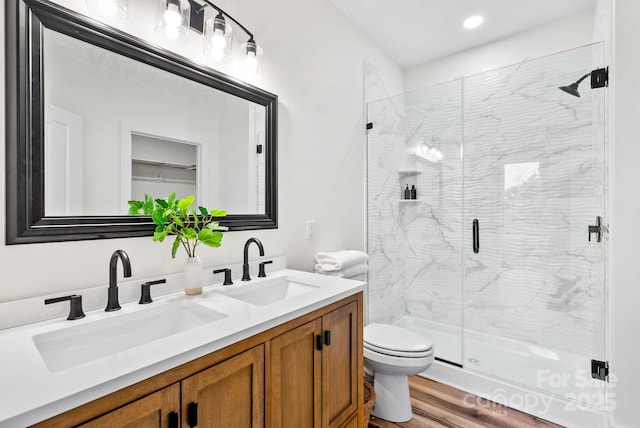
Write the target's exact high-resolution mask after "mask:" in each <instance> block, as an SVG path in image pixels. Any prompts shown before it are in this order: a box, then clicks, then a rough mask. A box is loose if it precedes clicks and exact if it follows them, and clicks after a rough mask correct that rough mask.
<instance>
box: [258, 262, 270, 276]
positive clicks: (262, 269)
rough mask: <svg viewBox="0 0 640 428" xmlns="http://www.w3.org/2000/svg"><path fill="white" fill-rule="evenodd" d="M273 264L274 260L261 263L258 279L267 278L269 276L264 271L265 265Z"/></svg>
mask: <svg viewBox="0 0 640 428" xmlns="http://www.w3.org/2000/svg"><path fill="white" fill-rule="evenodd" d="M271 263H273V260H267V261H266V262H260V266H259V268H258V278H266V276H267V274H266V273H265V271H264V265H268V264H271Z"/></svg>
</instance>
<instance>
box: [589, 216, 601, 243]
mask: <svg viewBox="0 0 640 428" xmlns="http://www.w3.org/2000/svg"><path fill="white" fill-rule="evenodd" d="M592 233H595V234H596V239H597V241H598V242H602V217H600V216H597V217H596V224H595V225H589V242H591V234H592Z"/></svg>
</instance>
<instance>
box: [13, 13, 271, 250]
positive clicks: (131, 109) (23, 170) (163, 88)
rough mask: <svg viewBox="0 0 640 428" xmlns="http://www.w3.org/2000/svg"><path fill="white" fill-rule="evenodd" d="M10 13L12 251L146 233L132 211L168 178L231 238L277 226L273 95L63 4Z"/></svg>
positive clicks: (147, 223) (147, 222)
mask: <svg viewBox="0 0 640 428" xmlns="http://www.w3.org/2000/svg"><path fill="white" fill-rule="evenodd" d="M5 4H6V11H5V12H6V16H7V19H6V22H5V29H6V33H5V41H6V47H7V48H6V55H5V56H6V58H5V60H6V61H5V63H6V69H5V70H6V84H5V88H6V102H7V108H6V109H5V111H6V115H7V116H6V121H5V124H6V138H5V147H6V160H7V162H6V166H7V167H6V204H5V206H6V235H5V236H6V243H7V244H25V243H34V242H54V241H74V240H85V239H104V238H123V237H133V236H148V235H151V234H152V233H153V230H154V229H155V225H154V223H153V221H152V220H151V218H150V217H148V216H129V215H125V214H124V213H125V212H126V210H125V209H124V207H125V206H126V204H125V202H126V201H127V200H128V199H130V198H133V197H136V196H135V195H136V194H137V193H138V192H143V191H145V188H144V186H147V185H154V187H151V188H149V189H147V190H149V191H150V192H152V193H158V192H159V193H164V194H166V193H169V188H168V187H167V188H166V187H156V186H155V184H160V183H158V182H163V181H164V184H168V183H171V190H178V191H179V192H181V191H184V192H190V193H191V192H192V191H193V188H194V186H195V191H194V192H193V193H194V196H196V197H197V198H198V199H199V201H200V202H201V203H205V202H206V205H207V206H211V207H215V208H221V209H225V210H227V212H228V214H227V216H226V217H224V219H223V220H221V223H222V225H224V226H227V227H229V230H230V231H234V230H255V229H272V228H277V227H278V221H277V217H278V215H277V207H278V201H277V187H278V186H277V120H278V116H277V111H278V97H277V96H276V95H274V94H272V93H269V92H267V91H264V90H262V89H260V88H257V87H255V86H252V85H249V84H247V83H244V82H242V81H240V80H238V79H235V78H232V77H230V76H227V75H224V74H222V73H219V72H217V71H215V70H212V69H210V68H207V67H204V66H202V65H200V64H196V63H194V62H193V61H191V60H190V59H188V58H185V57H182V56H180V55H177V54H175V53H173V52H170V51H167V50H164V49H162V48H158V47H156V46H153V45H150V44H149V43H148V42H146V41H144V40H141V39H139V38H136V37H133V36H131V35H130V34H127V33H124V32H122V31H119V30H116V29H114V28H112V27H109V26H108V25H106V24H104V23H101V22H98V21H95V20H92V19H89V18H87V17H85V16H83V15H81V14H79V13H77V12H74V11H72V10H69V9H67V8H65V7H64V6H61V5H59V4H57V3H54V2H49V1H35V0H17V1H11V2H5ZM142 141H144V143H142ZM142 146H147V147H146V149H145V150H146V151H147V154H146V155H145V156H142V155H140V154H138V151H139V150H141V147H142ZM183 151H184V153H183ZM178 152H179V154H178ZM169 153H171V154H169ZM194 153H195V160H194ZM166 157H170V158H171V159H168V160H167V159H165V158H166ZM183 157H184V158H185V159H183ZM194 164H195V167H193V165H194ZM176 166H179V168H176ZM170 170H171V172H170ZM174 170H175V171H174ZM150 177H151V180H149V178H150ZM143 178H144V179H143ZM145 180H146V181H145ZM142 182H144V184H142ZM188 186H191V187H188ZM141 187H142V188H141ZM178 187H180V188H182V187H184V188H183V189H182V190H179V189H178ZM164 194H154V195H153V196H154V197H163V196H166V195H164ZM138 198H139V196H138Z"/></svg>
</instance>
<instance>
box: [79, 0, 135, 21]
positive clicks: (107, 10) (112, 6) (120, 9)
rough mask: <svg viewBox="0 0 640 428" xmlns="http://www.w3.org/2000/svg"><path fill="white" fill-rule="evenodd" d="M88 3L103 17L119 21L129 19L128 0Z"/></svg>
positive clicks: (90, 0) (88, 1)
mask: <svg viewBox="0 0 640 428" xmlns="http://www.w3.org/2000/svg"><path fill="white" fill-rule="evenodd" d="M86 2H87V5H88V6H89V8H90V9H91V10H93V11H95V12H96V13H98V14H100V15H102V16H106V17H108V18H119V19H125V18H128V17H129V13H128V12H127V0H86Z"/></svg>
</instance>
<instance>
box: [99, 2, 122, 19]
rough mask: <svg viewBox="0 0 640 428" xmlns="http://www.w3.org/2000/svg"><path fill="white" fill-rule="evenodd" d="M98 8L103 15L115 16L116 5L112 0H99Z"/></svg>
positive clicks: (116, 11)
mask: <svg viewBox="0 0 640 428" xmlns="http://www.w3.org/2000/svg"><path fill="white" fill-rule="evenodd" d="M99 8H100V13H101V14H102V15H104V16H115V15H116V14H117V13H118V5H116V2H115V1H114V0H100V3H99Z"/></svg>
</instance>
